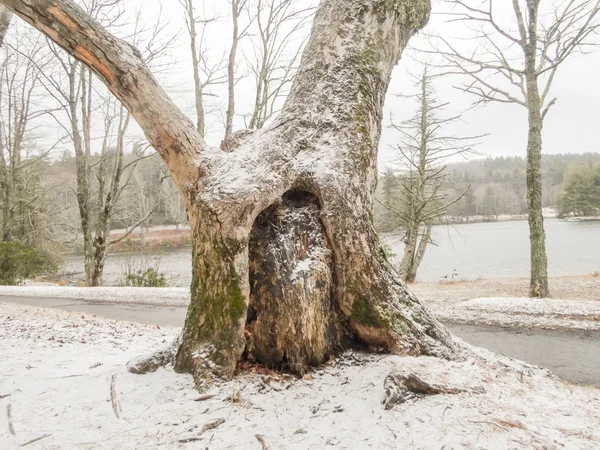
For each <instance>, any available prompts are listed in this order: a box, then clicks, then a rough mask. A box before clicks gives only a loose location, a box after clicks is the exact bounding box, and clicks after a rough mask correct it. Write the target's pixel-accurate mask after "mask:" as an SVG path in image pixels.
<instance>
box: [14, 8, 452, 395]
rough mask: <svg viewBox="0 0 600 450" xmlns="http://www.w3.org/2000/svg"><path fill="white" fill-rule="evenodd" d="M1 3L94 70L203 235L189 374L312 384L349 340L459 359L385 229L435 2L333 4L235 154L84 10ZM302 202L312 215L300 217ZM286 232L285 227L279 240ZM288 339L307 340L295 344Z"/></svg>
mask: <svg viewBox="0 0 600 450" xmlns="http://www.w3.org/2000/svg"><path fill="white" fill-rule="evenodd" d="M2 2H3V3H4V4H6V5H7V6H9V8H11V9H13V10H14V11H15V12H16V13H17V14H19V15H20V16H21V17H24V18H25V19H26V20H29V22H30V23H33V24H34V26H36V27H38V28H40V29H42V31H44V32H46V33H47V34H48V35H49V36H50V37H51V38H52V39H54V40H55V41H57V42H58V43H59V44H60V45H62V46H63V47H65V48H66V49H67V50H68V51H70V52H71V53H73V54H75V55H76V56H77V57H79V58H81V59H83V60H84V61H85V62H86V63H88V64H90V65H91V66H92V67H93V68H94V70H95V71H96V72H97V73H98V74H99V75H100V77H101V79H102V80H103V81H104V82H106V83H107V85H108V86H109V87H110V88H111V90H112V91H113V92H114V93H115V95H117V97H118V98H119V99H121V101H122V102H123V103H124V105H125V106H126V107H127V108H128V109H130V111H131V112H132V114H133V116H134V117H135V118H136V119H137V121H138V122H139V123H140V125H141V126H142V128H143V129H144V132H145V133H146V135H147V137H148V139H149V141H150V142H151V143H152V144H153V145H154V146H155V148H156V149H157V150H158V152H159V153H160V154H161V156H163V158H164V160H165V161H166V163H167V165H168V167H169V169H170V170H171V172H172V173H173V179H174V181H175V182H176V184H177V185H178V187H179V189H180V191H181V192H182V194H183V195H184V198H185V199H186V202H187V210H188V218H189V221H190V225H191V227H192V230H193V267H192V285H191V304H190V307H189V310H188V313H187V317H186V321H185V325H184V329H183V340H182V344H181V347H180V348H179V351H178V353H177V356H176V363H175V369H176V370H178V371H185V372H191V373H192V374H193V375H194V378H195V381H196V384H197V386H198V387H199V388H202V387H203V386H204V385H205V384H206V383H207V382H208V381H210V379H211V378H212V377H213V376H215V375H217V376H222V377H231V376H232V375H233V374H234V372H235V369H236V365H237V363H238V362H239V361H240V360H241V359H242V357H243V355H244V354H245V353H246V355H247V354H248V353H249V352H252V351H253V352H254V356H256V357H257V358H259V357H260V359H262V360H264V361H262V362H266V363H268V364H269V365H270V366H274V367H281V366H286V365H287V366H288V368H289V369H291V370H296V371H299V372H301V371H302V370H303V368H304V367H305V366H306V365H313V364H315V363H316V362H318V361H321V360H322V359H323V358H325V357H326V356H327V355H328V354H329V353H331V352H335V351H338V350H340V349H341V348H343V347H344V346H346V345H349V341H355V342H360V343H361V344H363V345H367V346H377V347H382V348H384V349H386V350H388V351H392V352H395V353H397V354H404V355H420V354H427V355H435V356H440V357H448V358H450V357H454V356H456V355H457V354H458V353H459V350H458V346H457V344H456V343H455V342H454V341H453V339H452V337H451V336H450V335H449V333H448V332H447V331H446V330H445V328H444V327H443V326H441V325H440V324H439V323H438V322H437V321H436V320H435V319H434V318H433V317H432V316H431V315H430V314H429V313H428V312H427V311H426V310H425V309H424V308H423V306H422V305H421V304H420V303H419V301H418V300H417V299H416V298H415V297H414V295H413V294H412V293H411V292H410V291H409V290H408V289H407V288H406V286H405V285H404V284H403V283H402V281H401V280H400V278H399V277H398V274H397V273H396V272H395V270H394V269H393V267H392V265H391V264H390V262H389V261H388V260H387V258H386V256H385V254H384V252H383V251H382V248H381V246H380V244H379V240H378V238H377V234H376V233H375V231H374V229H373V224H372V219H371V211H372V206H373V196H374V190H375V185H376V182H377V168H376V162H377V149H378V144H379V138H380V133H381V119H382V113H383V103H384V99H385V94H386V91H387V87H388V83H389V80H390V76H391V74H392V70H393V68H394V66H395V65H396V63H397V61H398V60H399V58H400V55H401V53H402V51H403V49H404V48H405V46H406V44H407V42H408V40H409V38H410V37H411V36H412V35H413V34H414V33H415V32H416V31H417V30H419V29H420V28H421V27H422V26H423V25H424V24H425V23H426V21H427V19H428V16H429V11H430V3H429V1H428V0H394V1H392V0H367V1H365V0H323V1H322V2H321V5H320V7H319V8H318V11H317V13H316V16H315V19H314V25H313V31H312V35H311V38H310V40H309V43H308V45H307V48H306V50H305V53H304V56H303V59H302V62H301V66H300V69H299V72H298V74H297V76H296V79H295V81H294V84H293V86H292V89H291V93H290V95H289V97H288V99H287V101H286V103H285V105H284V108H283V111H282V113H281V114H280V116H279V117H278V118H277V119H276V120H275V121H274V122H273V124H272V125H270V126H269V127H267V128H266V129H263V130H260V131H258V132H256V133H252V134H251V135H249V136H248V137H246V139H245V140H243V141H242V142H241V143H240V146H239V147H238V148H236V149H234V150H233V151H232V152H230V153H225V152H221V151H218V150H216V149H207V148H206V146H205V145H204V142H203V140H202V137H201V136H200V135H199V134H198V133H197V131H196V129H195V127H194V125H193V124H192V123H191V122H190V121H189V119H187V118H186V117H185V116H184V115H183V114H182V113H181V112H180V111H179V110H177V109H176V108H175V106H174V105H173V103H172V102H171V101H170V100H169V99H168V97H166V95H165V94H164V92H163V91H162V89H160V88H159V87H158V85H157V84H156V82H155V81H154V79H153V78H152V76H151V75H150V74H149V72H148V71H147V69H146V68H145V66H144V65H143V64H142V63H141V61H140V59H139V55H138V54H137V53H136V52H135V51H133V50H132V49H131V48H130V47H128V46H127V45H126V44H123V43H122V42H120V41H118V40H116V39H115V38H114V37H112V36H110V35H108V33H106V32H105V31H104V30H102V29H100V27H99V25H98V24H96V23H94V22H92V21H90V20H89V19H88V18H85V17H82V14H81V10H80V9H79V8H78V7H77V6H75V5H74V4H73V3H72V2H71V1H69V0H52V1H50V0H28V1H27V2H25V1H17V0H2ZM57 30H58V31H57ZM142 106H143V107H142ZM298 198H300V200H298ZM313 198H314V201H313V200H309V199H313ZM297 201H300V203H301V206H300V208H299V209H303V210H305V213H304V214H301V215H299V216H298V217H297V218H296V219H294V218H290V214H291V213H290V211H292V210H293V209H294V208H296V206H295V205H297V203H295V202H297ZM302 202H304V203H302ZM278 208H282V209H281V210H280V211H279V212H278V211H277V209H278ZM292 212H293V211H292ZM292 216H293V214H292ZM316 217H318V219H319V220H316ZM277 221H281V223H282V224H283V226H282V227H281V228H280V229H277V228H275V229H273V227H272V225H269V223H271V224H273V223H278V222H277ZM311 249H313V250H315V251H316V250H319V249H320V254H321V255H322V259H320V258H318V261H317V260H316V259H312V260H311V261H313V262H317V264H313V263H312V262H311V263H310V264H309V265H308V267H309V269H312V270H309V271H308V272H305V273H304V274H305V275H306V276H307V278H305V280H306V281H303V282H302V283H300V286H298V285H292V279H295V278H292V277H291V276H290V275H289V272H290V269H291V268H298V267H304V266H303V265H301V264H300V262H301V261H303V260H304V259H306V255H307V254H311V253H312V252H311ZM328 253H329V254H330V256H327V254H328ZM262 255H266V258H265V259H264V260H262V259H261V258H262ZM279 263H281V264H282V269H281V270H272V271H271V270H268V275H269V276H268V277H263V278H269V279H266V280H261V276H260V275H261V274H263V275H264V272H265V271H267V270H266V269H268V266H269V264H279ZM299 273H300V271H297V272H296V274H297V275H298V274H299ZM296 279H297V278H296ZM307 286H310V288H307ZM313 287H314V289H313ZM277 289H280V290H281V291H285V296H283V297H281V298H282V303H281V304H280V305H274V304H273V301H274V300H273V301H272V300H271V298H274V297H275V293H276V292H277V291H276V290H277ZM263 292H264V293H266V294H265V296H264V297H262V293H263ZM278 298H279V297H278ZM294 302H296V303H295V304H296V305H297V306H296V307H292V305H293V304H294ZM283 305H285V306H283ZM301 305H305V306H301ZM279 306H282V307H281V308H280V309H277V308H278V307H279ZM249 307H251V308H249ZM249 310H250V315H248V311H249ZM275 311H277V312H275ZM311 314H313V316H312V317H311V318H310V320H309V319H308V318H309V317H310V315H311ZM298 315H299V316H300V317H301V318H306V320H307V323H311V324H314V325H315V326H312V325H311V326H308V327H305V326H303V325H302V321H300V322H299V321H298V320H299V318H298V317H297V316H298ZM249 317H250V320H248V318H249ZM248 322H249V323H248ZM286 324H287V325H286ZM330 325H333V326H330ZM330 329H331V330H332V332H331V333H330V332H329V330H330ZM290 330H296V331H298V332H297V333H296V336H295V338H296V339H295V341H293V342H292V340H290V339H289V337H290V336H291V331H290ZM324 330H326V331H324ZM267 331H273V332H274V333H275V336H276V339H275V341H274V342H275V345H274V346H270V345H269V343H268V342H265V340H266V339H267V338H266V337H265V334H266V332H267ZM248 334H250V335H251V336H250V337H248Z"/></svg>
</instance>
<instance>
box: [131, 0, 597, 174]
mask: <svg viewBox="0 0 600 450" xmlns="http://www.w3.org/2000/svg"><path fill="white" fill-rule="evenodd" d="M548 1H549V2H550V3H551V0H548ZM556 1H559V0H556ZM124 2H125V4H126V5H127V8H131V9H135V8H136V7H139V6H143V13H144V15H145V16H146V18H148V19H150V20H152V19H153V18H155V17H156V16H157V15H158V13H159V11H160V10H161V1H160V0H125V1H124ZM195 3H196V5H197V7H198V8H200V7H201V4H202V0H195ZM296 3H297V7H298V8H301V7H305V6H306V5H308V4H315V3H317V0H296ZM496 3H498V2H496ZM205 5H206V8H207V10H208V11H209V12H210V11H212V10H214V11H215V12H217V13H218V14H220V15H221V16H222V19H221V20H220V21H219V22H218V23H216V24H215V25H213V26H211V27H210V28H209V30H208V34H207V36H208V46H209V49H208V50H209V54H210V55H211V57H213V58H215V57H216V58H219V57H220V56H221V55H222V54H223V53H224V52H225V51H227V50H228V46H229V42H230V39H231V38H230V34H231V25H230V23H229V18H228V12H229V7H228V2H226V1H225V0H205ZM499 8H500V9H502V8H510V2H509V1H508V0H502V1H501V2H500V7H499ZM436 11H438V12H439V11H440V8H439V5H434V16H433V17H432V20H431V21H430V25H428V28H427V29H426V30H425V31H426V32H427V31H430V32H433V31H440V32H444V30H446V29H448V26H447V25H444V24H443V20H442V19H441V18H440V17H439V16H436V15H435V12H436ZM505 11H506V12H508V9H506V10H505ZM162 13H163V15H164V16H165V18H166V19H167V20H168V21H169V25H168V28H167V29H168V31H169V32H172V33H173V34H175V33H178V32H180V33H181V35H180V38H179V40H178V42H177V44H176V45H175V46H174V47H173V48H172V50H171V55H170V56H171V57H172V58H173V61H174V65H173V67H172V69H171V70H170V71H169V73H164V74H161V75H159V79H161V81H163V82H164V84H165V87H166V88H167V91H168V92H169V93H170V94H171V95H172V96H173V97H174V98H175V100H176V102H177V103H178V104H179V105H180V106H181V107H182V108H183V109H184V110H185V111H186V112H187V113H188V114H189V115H190V117H192V118H194V117H193V116H194V107H193V102H194V97H193V81H192V72H191V63H190V55H189V53H190V52H189V44H188V36H187V30H186V28H185V22H184V11H183V7H182V6H181V5H180V3H179V1H177V0H163V1H162ZM455 26H457V25H455ZM308 30H309V27H307V28H306V31H307V32H308ZM411 44H412V45H414V46H416V47H419V46H422V45H423V42H422V37H416V38H414V39H413V41H412V42H411ZM242 52H245V53H246V54H249V53H250V47H249V43H245V44H243V47H242V51H241V52H240V53H239V57H240V59H241V58H243V53H242ZM407 55H408V53H406V56H405V57H403V59H402V61H401V62H400V64H399V65H398V67H397V68H396V70H395V73H394V76H393V79H392V83H391V86H390V90H389V93H388V99H387V102H386V114H385V122H384V127H385V125H386V124H387V123H388V122H389V116H390V114H393V115H394V116H395V117H396V118H398V119H401V118H406V117H407V116H409V115H411V114H412V113H414V105H413V104H412V103H411V101H410V100H406V99H399V98H397V97H396V96H395V95H394V94H400V93H402V94H408V93H411V92H412V91H413V89H414V81H413V80H412V79H411V78H410V76H409V72H412V73H418V72H419V71H420V70H421V69H420V65H419V64H418V63H416V62H415V61H414V59H413V58H410V57H408V56H407ZM243 71H244V69H243V68H242V69H241V73H243ZM598 72H600V52H596V53H594V54H591V55H585V56H576V57H574V58H572V59H570V60H569V61H567V63H566V64H564V65H563V67H562V68H561V69H560V70H559V73H558V76H557V78H556V81H555V84H554V88H553V97H558V102H557V104H556V106H554V108H553V109H552V110H551V112H550V113H549V116H548V117H547V119H546V122H545V128H544V153H575V152H576V153H581V152H590V151H593V152H598V151H600V144H598V141H599V140H600V136H599V128H600V127H599V122H598V118H599V114H598V105H600V83H598ZM458 83H459V80H458V79H456V78H454V77H452V79H450V78H448V79H442V80H440V81H439V83H438V85H437V86H438V97H439V99H440V100H441V101H443V102H450V103H451V106H450V108H449V111H448V113H449V114H453V113H456V112H459V111H464V110H467V109H468V108H469V106H470V105H471V100H472V99H471V98H470V97H469V96H468V95H466V94H463V93H461V92H459V91H457V90H456V89H453V88H452V85H453V84H458ZM211 92H212V93H214V94H216V95H217V97H208V98H207V99H206V101H207V103H209V104H212V105H213V106H215V107H216V108H217V109H220V110H221V111H224V110H225V109H226V108H225V106H224V105H225V102H226V96H225V94H226V92H225V86H216V87H214V88H211ZM236 95H237V112H238V113H241V114H243V113H248V112H249V110H250V107H251V104H252V99H253V96H254V90H253V84H252V81H251V79H250V78H249V77H248V78H246V79H244V80H242V81H241V82H240V83H239V85H238V89H237V92H236ZM209 107H210V106H209ZM207 120H208V122H209V125H210V127H209V133H208V135H207V141H208V142H209V144H211V145H218V144H219V142H220V140H221V137H222V134H223V131H222V130H223V127H222V125H221V123H220V122H221V121H220V119H219V117H218V116H216V115H214V116H211V117H209V118H207ZM235 126H236V128H243V127H244V122H243V119H242V118H241V117H237V118H236V122H235ZM450 131H451V132H453V133H454V134H455V135H479V134H485V133H489V136H488V137H485V138H483V139H482V143H481V145H480V146H479V147H478V152H479V153H480V154H481V155H483V156H500V155H511V156H514V155H519V156H524V155H525V147H526V138H527V115H526V110H525V109H524V108H522V107H520V106H518V105H505V104H489V105H486V106H484V107H478V108H477V109H474V110H473V109H472V110H470V111H468V112H467V113H465V115H464V116H463V122H462V123H460V124H457V125H455V126H454V128H453V129H452V130H450ZM395 139H396V136H394V134H393V133H392V132H391V131H388V130H385V128H384V133H383V137H382V142H381V147H380V166H381V168H383V167H385V166H386V161H389V160H390V159H391V158H393V152H392V150H390V146H391V145H392V144H393V143H394V142H395Z"/></svg>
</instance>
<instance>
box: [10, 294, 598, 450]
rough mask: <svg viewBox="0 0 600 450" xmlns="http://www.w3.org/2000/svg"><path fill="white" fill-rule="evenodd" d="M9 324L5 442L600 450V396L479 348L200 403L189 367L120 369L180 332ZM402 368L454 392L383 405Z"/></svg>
mask: <svg viewBox="0 0 600 450" xmlns="http://www.w3.org/2000/svg"><path fill="white" fill-rule="evenodd" d="M0 323H1V325H2V326H1V328H0V377H1V378H0V379H1V380H2V384H1V387H0V408H1V409H2V410H3V414H1V415H0V442H1V443H2V444H1V445H0V447H1V448H3V449H12V448H17V446H19V445H22V444H24V443H27V442H30V441H32V440H34V439H38V438H42V439H40V440H38V441H36V442H34V443H32V444H30V445H28V446H27V448H32V449H35V448H39V449H42V448H78V449H80V448H88V449H94V448H120V449H128V448H132V449H133V448H136V449H139V448H148V449H149V448H158V447H160V448H173V449H175V448H205V447H209V448H219V449H221V448H240V449H241V448H244V449H261V448H270V449H279V448H286V449H306V448H341V449H343V448H348V449H359V448H360V449H362V448H378V449H379V448H405V447H407V448H414V449H431V448H442V447H444V446H445V447H446V448H486V449H506V448H513V449H517V448H518V449H531V448H577V449H597V448H599V447H600V436H599V435H598V433H597V430H598V429H599V427H600V391H598V390H594V389H587V388H579V387H575V386H571V385H566V384H564V383H563V382H561V381H560V380H557V379H556V378H555V377H553V376H552V375H551V374H549V372H548V371H546V370H542V369H539V368H535V367H532V366H529V365H526V364H524V363H520V362H518V361H513V360H509V359H507V358H504V357H497V356H495V355H492V354H491V353H489V352H487V351H483V350H473V354H472V356H471V357H470V358H469V359H468V360H467V361H464V362H452V363H450V362H446V361H441V360H437V359H434V358H400V357H392V356H381V355H380V356H372V355H371V356H369V355H361V354H349V355H345V356H344V357H342V358H339V359H337V360H336V361H332V362H330V363H329V364H327V365H326V366H325V367H324V368H323V369H321V370H318V371H316V372H315V373H313V374H312V375H310V376H306V377H305V378H304V379H303V380H297V379H295V378H290V377H286V376H281V375H279V374H276V373H271V372H268V371H264V370H261V371H258V373H257V371H256V370H255V371H254V373H252V372H250V373H246V374H244V375H242V376H240V377H239V378H237V379H236V380H234V381H232V382H229V383H223V384H222V385H221V386H218V387H215V389H214V390H213V391H212V392H211V394H214V397H210V398H206V397H203V398H204V399H203V400H200V401H199V398H200V396H199V394H198V393H197V392H196V391H195V390H194V389H193V386H192V380H191V377H189V376H186V375H178V374H175V373H174V372H173V371H172V370H171V369H164V370H159V371H158V372H157V373H154V374H149V375H143V376H139V375H132V374H129V373H127V372H126V371H125V368H124V363H125V362H126V361H127V360H128V359H129V358H130V357H132V356H134V355H137V354H138V353H139V352H140V351H147V350H148V349H150V348H152V347H154V348H156V347H157V346H160V345H161V344H162V343H163V341H166V340H168V339H170V338H172V337H173V336H174V335H175V334H176V333H177V331H178V330H177V329H164V328H161V329H158V328H155V327H154V328H153V327H145V326H140V325H133V324H127V323H119V322H113V321H108V320H100V319H95V318H87V317H85V318H81V315H80V314H69V313H65V312H60V311H48V310H42V309H37V308H31V307H22V306H13V305H7V304H1V303H0ZM83 342H85V343H83ZM398 369H400V370H402V371H403V372H411V373H414V374H417V375H418V376H419V377H420V378H421V379H423V380H425V381H428V382H430V383H443V385H444V386H446V387H447V388H448V389H449V391H448V392H449V393H447V394H441V395H432V396H426V397H419V396H416V397H415V398H413V399H411V400H408V401H407V402H406V403H403V404H400V405H397V406H395V407H394V408H393V409H392V410H389V411H386V410H385V409H384V406H383V405H382V399H383V398H384V395H385V392H384V380H385V379H386V377H387V376H388V374H389V373H390V371H393V370H398ZM450 392H456V393H455V394H454V393H450ZM263 443H264V444H263Z"/></svg>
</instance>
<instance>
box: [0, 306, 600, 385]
mask: <svg viewBox="0 0 600 450" xmlns="http://www.w3.org/2000/svg"><path fill="white" fill-rule="evenodd" d="M0 301H1V302H10V303H18V304H22V305H32V306H40V307H44V308H56V309H62V310H65V311H74V312H81V313H86V314H95V315H97V316H102V317H106V318H109V319H116V320H126V321H130V322H138V323H147V324H153V325H163V326H182V325H183V321H184V320H185V314H186V311H187V308H184V307H169V306H150V305H140V304H124V303H113V302H94V301H87V300H70V299H58V298H44V297H12V296H0ZM446 326H447V327H448V328H449V329H450V331H452V333H454V334H455V335H457V336H459V337H461V338H462V339H464V340H465V341H467V342H469V343H470V344H472V345H476V346H478V347H484V348H487V349H489V350H492V351H495V352H497V353H502V354H504V355H507V356H510V357H513V358H516V359H520V360H522V361H526V362H528V363H530V364H536V365H539V366H543V367H546V368H548V369H550V370H551V371H552V372H554V373H555V374H556V375H558V376H559V377H561V378H563V379H565V380H567V381H569V382H571V383H576V384H582V385H589V386H594V387H597V388H600V332H598V331H577V330H566V331H565V330H543V329H538V328H529V329H525V328H501V327H491V326H479V325H457V324H452V323H446Z"/></svg>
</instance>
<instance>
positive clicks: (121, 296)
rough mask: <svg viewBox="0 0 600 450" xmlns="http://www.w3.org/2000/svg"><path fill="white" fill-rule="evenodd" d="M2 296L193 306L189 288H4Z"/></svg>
mask: <svg viewBox="0 0 600 450" xmlns="http://www.w3.org/2000/svg"><path fill="white" fill-rule="evenodd" d="M2 296H15V297H40V298H65V299H74V300H87V301H93V302H116V303H134V304H135V303H137V304H142V305H155V306H187V305H188V304H189V303H190V290H189V289H188V288H135V287H104V286H103V287H95V288H86V287H71V286H0V301H1V300H2Z"/></svg>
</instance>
